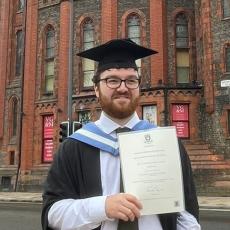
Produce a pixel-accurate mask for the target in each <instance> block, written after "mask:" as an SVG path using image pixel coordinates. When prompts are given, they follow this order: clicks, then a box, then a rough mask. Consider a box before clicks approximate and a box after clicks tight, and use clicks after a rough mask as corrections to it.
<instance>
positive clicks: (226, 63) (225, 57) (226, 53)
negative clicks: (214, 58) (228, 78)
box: [224, 44, 230, 73]
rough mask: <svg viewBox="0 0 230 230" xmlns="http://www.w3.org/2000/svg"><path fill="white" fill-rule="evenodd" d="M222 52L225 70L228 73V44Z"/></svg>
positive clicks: (229, 50)
mask: <svg viewBox="0 0 230 230" xmlns="http://www.w3.org/2000/svg"><path fill="white" fill-rule="evenodd" d="M224 53H225V55H224V65H225V72H226V73H230V44H227V45H226V46H225V49H224Z"/></svg>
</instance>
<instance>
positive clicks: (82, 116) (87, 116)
mask: <svg viewBox="0 0 230 230" xmlns="http://www.w3.org/2000/svg"><path fill="white" fill-rule="evenodd" d="M78 120H79V122H80V123H81V124H86V123H88V122H90V121H91V113H90V111H79V112H78Z"/></svg>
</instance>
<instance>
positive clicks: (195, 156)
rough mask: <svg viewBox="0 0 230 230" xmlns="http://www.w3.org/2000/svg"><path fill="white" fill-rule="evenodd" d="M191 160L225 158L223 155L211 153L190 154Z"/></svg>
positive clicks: (218, 159) (219, 159) (217, 159)
mask: <svg viewBox="0 0 230 230" xmlns="http://www.w3.org/2000/svg"><path fill="white" fill-rule="evenodd" d="M189 158H190V160H191V161H222V160H224V156H223V155H217V154H209V155H190V156H189Z"/></svg>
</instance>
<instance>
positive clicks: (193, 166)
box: [192, 164, 230, 170]
mask: <svg viewBox="0 0 230 230" xmlns="http://www.w3.org/2000/svg"><path fill="white" fill-rule="evenodd" d="M192 169H193V170H196V169H217V170H224V169H230V165H227V164H223V165H220V164H217V165H214V164H212V165H207V164H202V165H192Z"/></svg>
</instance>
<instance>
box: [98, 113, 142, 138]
mask: <svg viewBox="0 0 230 230" xmlns="http://www.w3.org/2000/svg"><path fill="white" fill-rule="evenodd" d="M139 121H140V119H139V117H138V115H137V113H136V112H135V113H134V114H133V116H132V118H131V119H130V120H129V121H128V122H127V123H126V124H125V125H124V127H127V128H130V129H132V128H133V127H134V126H135V125H136V124H137V123H138V122H139ZM95 124H96V125H97V126H98V127H99V128H100V129H101V130H102V131H103V132H105V133H107V134H111V133H112V132H113V131H114V130H116V129H117V128H119V127H121V126H120V125H119V124H117V123H116V122H114V121H113V120H111V119H110V118H109V117H108V116H106V114H105V113H104V112H103V111H102V113H101V116H100V118H99V120H97V121H96V122H95Z"/></svg>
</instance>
